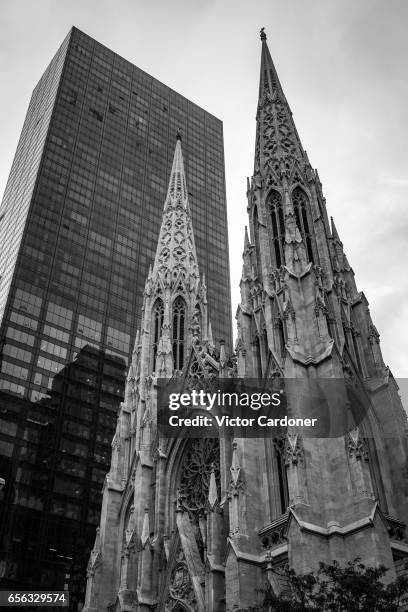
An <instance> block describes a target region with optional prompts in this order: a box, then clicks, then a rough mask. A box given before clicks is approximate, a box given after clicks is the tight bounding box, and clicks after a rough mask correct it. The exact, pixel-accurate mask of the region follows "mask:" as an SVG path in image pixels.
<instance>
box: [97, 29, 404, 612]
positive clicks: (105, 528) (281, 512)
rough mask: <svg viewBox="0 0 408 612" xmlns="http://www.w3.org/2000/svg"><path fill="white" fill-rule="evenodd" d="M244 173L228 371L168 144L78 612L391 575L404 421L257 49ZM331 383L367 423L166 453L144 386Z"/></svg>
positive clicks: (169, 605)
mask: <svg viewBox="0 0 408 612" xmlns="http://www.w3.org/2000/svg"><path fill="white" fill-rule="evenodd" d="M261 39H262V59H261V77H260V90H259V105H258V113H257V135H256V150H255V167H254V174H253V177H252V178H251V180H250V181H248V190H247V197H248V214H249V234H248V232H247V231H245V241H244V254H243V271H242V279H241V303H240V306H239V307H238V311H237V320H238V339H237V345H236V354H235V355H234V356H233V357H232V358H230V359H227V357H226V355H225V351H224V347H223V346H222V345H221V346H220V347H218V348H217V347H215V346H214V342H213V339H212V333H211V324H210V321H209V317H208V313H207V300H206V291H207V290H206V285H205V280H204V278H200V275H199V270H198V263H197V257H196V252H195V246H194V234H193V229H192V224H191V217H190V210H189V202H188V192H187V188H186V179H185V174H184V169H183V159H182V151H181V142H180V139H178V140H177V144H176V151H175V156H174V162H173V169H172V173H171V177H170V184H169V189H168V193H167V198H166V202H165V206H164V213H163V223H162V227H161V231H160V236H159V242H158V248H157V253H156V259H155V262H154V266H153V268H152V269H151V270H150V271H149V275H148V278H147V281H146V288H145V293H144V306H143V326H142V329H141V331H140V333H138V335H137V338H136V342H135V349H134V354H133V360H132V364H131V367H130V370H129V375H128V379H127V387H126V397H125V401H124V402H123V404H122V405H121V407H120V411H119V417H118V424H117V429H116V434H115V437H114V439H113V442H112V463H111V469H110V472H109V474H108V475H107V477H106V481H105V485H104V492H103V508H102V517H101V524H100V528H99V529H98V533H97V537H96V541H95V546H94V550H93V551H92V554H91V557H90V561H89V567H88V587H87V596H86V604H85V610H86V612H101V611H102V610H110V611H118V610H123V611H124V610H126V611H129V612H130V611H134V612H136V611H137V612H147V611H151V610H156V611H157V612H176V611H181V610H184V611H190V612H192V611H197V612H227V611H228V612H232V611H233V610H237V609H240V608H245V607H248V606H251V605H254V603H255V602H256V601H257V598H259V589H260V588H262V587H263V586H264V585H265V581H267V580H268V581H269V582H270V584H271V585H272V587H273V589H274V590H275V591H280V590H282V589H284V588H285V580H284V575H283V572H282V569H283V568H284V567H285V565H287V564H288V563H289V564H290V566H291V567H293V568H294V569H295V570H296V571H298V572H306V571H309V570H313V569H316V567H317V566H318V562H319V561H326V562H330V561H331V560H332V559H337V560H338V561H340V562H345V561H347V560H350V559H354V558H355V557H357V556H359V557H361V559H362V561H363V562H364V563H367V564H370V565H371V564H378V563H381V564H383V565H385V566H386V567H388V568H390V571H389V573H388V576H389V578H392V577H393V576H395V574H396V572H400V571H401V566H402V564H403V559H404V558H405V557H407V558H408V543H407V542H406V537H405V532H404V529H405V521H406V520H407V518H408V498H407V493H408V491H407V485H406V470H407V436H406V416H405V412H404V410H403V407H402V405H401V401H400V398H399V395H398V387H397V385H396V382H395V380H394V379H393V377H392V374H391V372H390V371H389V369H388V368H387V367H385V365H384V362H383V359H382V356H381V350H380V345H379V334H378V332H377V330H376V328H375V326H374V324H373V322H372V320H371V316H370V311H369V308H368V302H367V299H366V297H365V296H364V294H363V293H362V292H359V291H358V290H357V287H356V283H355V280H354V273H353V270H352V268H351V267H350V265H349V263H348V261H347V258H346V256H345V253H344V251H343V245H342V242H341V240H340V238H339V236H338V233H337V231H336V228H335V225H334V223H333V221H332V222H331V223H330V222H329V219H328V216H327V212H326V204H325V199H324V197H323V193H322V187H321V183H320V180H319V176H318V174H317V171H315V170H314V169H313V168H312V167H311V165H310V163H309V160H308V158H307V155H306V152H305V151H304V149H303V147H302V145H301V142H300V140H299V137H298V134H297V131H296V128H295V125H294V122H293V119H292V114H291V111H290V108H289V106H288V103H287V101H286V99H285V96H284V93H283V91H282V88H281V85H280V83H279V79H278V76H277V74H276V70H275V67H274V65H273V62H272V59H271V56H270V53H269V50H268V47H267V43H266V36H265V34H264V32H263V31H262V32H261ZM237 375H238V376H239V377H245V378H272V377H276V378H278V379H279V378H280V379H282V380H287V379H289V378H291V379H306V380H310V379H315V378H324V379H328V378H333V379H341V380H344V381H345V384H346V386H347V388H348V389H350V390H351V391H352V390H353V389H355V390H358V391H359V392H360V393H363V394H364V397H365V400H366V405H367V406H368V409H367V416H366V418H365V420H364V422H363V424H362V425H357V424H356V423H354V422H352V421H350V426H349V427H348V431H347V432H346V433H345V435H342V436H340V437H332V438H330V439H327V438H313V439H312V438H305V437H302V436H301V435H300V434H299V432H298V431H296V430H295V429H293V428H291V429H290V430H288V431H286V432H283V433H282V435H280V436H277V437H275V438H267V437H266V438H265V439H251V438H240V439H228V438H226V437H223V438H221V439H220V440H218V439H196V440H185V439H182V438H181V437H180V438H179V439H173V440H169V439H166V438H163V437H162V436H161V435H160V434H159V433H158V431H157V427H156V416H157V415H156V409H157V378H158V377H162V378H171V377H174V378H181V379H182V380H183V381H185V385H186V386H187V387H188V386H189V385H191V384H194V381H196V380H200V379H203V378H204V379H205V378H211V377H214V376H217V377H226V376H237Z"/></svg>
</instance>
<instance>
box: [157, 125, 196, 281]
mask: <svg viewBox="0 0 408 612" xmlns="http://www.w3.org/2000/svg"><path fill="white" fill-rule="evenodd" d="M181 273H183V274H184V277H185V278H188V277H189V280H190V286H191V287H193V286H194V288H195V287H196V285H197V283H198V280H199V273H198V265H197V253H196V247H195V241H194V233H193V225H192V221H191V214H190V206H189V201H188V191H187V183H186V176H185V171H184V162H183V152H182V149H181V135H180V131H179V132H178V133H177V139H176V147H175V151H174V158H173V165H172V169H171V174H170V180H169V186H168V190H167V196H166V200H165V203H164V211H163V219H162V224H161V228H160V235H159V240H158V245H157V251H156V257H155V261H154V266H153V271H152V279H153V282H154V281H155V280H156V279H157V276H158V275H159V276H161V278H162V280H163V281H164V280H165V277H168V276H169V275H171V276H172V278H173V279H176V278H178V277H179V275H180V274H181Z"/></svg>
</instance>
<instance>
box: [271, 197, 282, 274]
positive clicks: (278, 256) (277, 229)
mask: <svg viewBox="0 0 408 612" xmlns="http://www.w3.org/2000/svg"><path fill="white" fill-rule="evenodd" d="M269 210H270V214H271V221H272V246H273V253H272V254H273V255H275V261H276V267H277V268H280V267H281V266H282V265H283V264H284V263H285V222H284V218H283V209H282V197H281V195H280V193H278V192H277V191H272V193H271V194H270V196H269Z"/></svg>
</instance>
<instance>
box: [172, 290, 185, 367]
mask: <svg viewBox="0 0 408 612" xmlns="http://www.w3.org/2000/svg"><path fill="white" fill-rule="evenodd" d="M185 319H186V305H185V302H184V300H183V299H182V298H181V297H178V298H176V300H175V302H174V304H173V361H174V369H175V370H182V369H183V365H184V337H185V329H184V328H185Z"/></svg>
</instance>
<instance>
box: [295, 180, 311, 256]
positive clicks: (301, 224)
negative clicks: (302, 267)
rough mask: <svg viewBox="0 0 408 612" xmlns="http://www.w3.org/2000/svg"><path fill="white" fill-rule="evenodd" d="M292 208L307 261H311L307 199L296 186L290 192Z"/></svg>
mask: <svg viewBox="0 0 408 612" xmlns="http://www.w3.org/2000/svg"><path fill="white" fill-rule="evenodd" d="M292 201H293V208H294V210H295V216H296V224H297V226H298V229H299V232H300V233H301V235H302V238H303V241H304V243H305V246H306V251H307V256H308V259H309V261H311V262H312V263H313V261H314V258H313V250H312V238H311V234H310V229H309V221H308V216H307V205H308V199H307V197H306V194H305V192H304V191H303V190H302V189H300V187H296V189H295V190H294V191H293V194H292Z"/></svg>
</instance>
